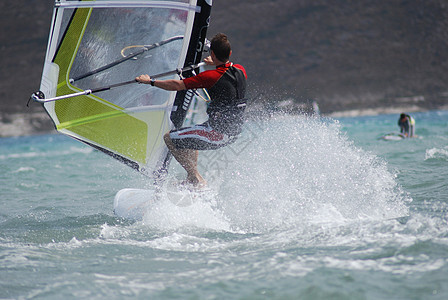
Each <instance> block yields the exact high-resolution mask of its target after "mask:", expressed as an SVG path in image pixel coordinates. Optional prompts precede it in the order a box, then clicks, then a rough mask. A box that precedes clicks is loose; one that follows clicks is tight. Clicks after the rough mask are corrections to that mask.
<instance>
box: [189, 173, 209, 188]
mask: <svg viewBox="0 0 448 300" xmlns="http://www.w3.org/2000/svg"><path fill="white" fill-rule="evenodd" d="M183 182H184V183H185V184H189V185H192V186H193V187H194V188H199V189H201V188H205V187H206V186H207V181H205V179H204V178H202V176H201V175H199V176H195V177H187V179H186V180H185V181H183Z"/></svg>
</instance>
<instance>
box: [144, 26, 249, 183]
mask: <svg viewBox="0 0 448 300" xmlns="http://www.w3.org/2000/svg"><path fill="white" fill-rule="evenodd" d="M210 50H211V55H210V56H209V57H207V58H205V60H204V61H205V63H206V64H207V65H211V66H216V68H215V69H213V70H207V71H204V72H201V73H199V74H198V75H196V76H193V77H189V78H186V79H183V80H176V79H168V80H155V79H152V78H151V77H150V76H149V75H141V76H139V77H137V78H136V81H138V82H140V83H146V84H151V85H152V86H155V87H158V88H161V89H164V90H168V91H181V90H187V89H198V88H206V89H208V93H209V95H210V97H211V99H212V100H211V102H210V104H209V106H208V108H207V114H208V117H209V118H208V120H207V121H206V122H205V123H203V124H197V125H194V126H191V127H186V128H180V129H174V130H172V131H170V132H169V133H167V134H165V136H164V140H165V143H166V145H167V147H168V149H169V150H170V152H171V153H172V154H173V156H174V158H175V159H176V160H177V161H178V162H179V163H180V165H181V166H182V167H183V168H184V169H185V170H186V171H187V180H186V182H187V183H189V184H192V185H193V186H196V187H201V186H205V185H206V181H205V180H204V178H203V177H202V176H201V174H199V172H198V168H197V164H198V150H216V149H218V148H221V147H224V146H227V145H229V144H231V143H233V142H234V141H235V140H236V137H237V136H238V135H239V134H240V132H241V127H242V125H243V112H244V109H245V106H246V99H245V93H246V79H247V75H246V71H245V69H244V67H243V66H241V65H238V64H233V63H231V62H230V61H229V59H230V56H231V54H232V50H231V46H230V42H229V40H228V38H227V36H226V35H225V34H223V33H218V34H217V35H215V36H214V37H213V39H212V40H211V43H210Z"/></svg>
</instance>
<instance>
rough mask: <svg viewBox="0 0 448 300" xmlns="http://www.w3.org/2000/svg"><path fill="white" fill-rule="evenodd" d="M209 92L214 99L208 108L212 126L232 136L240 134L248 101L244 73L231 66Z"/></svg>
mask: <svg viewBox="0 0 448 300" xmlns="http://www.w3.org/2000/svg"><path fill="white" fill-rule="evenodd" d="M208 92H209V95H210V97H211V99H212V102H211V103H210V105H209V107H208V108H207V114H208V115H209V123H210V126H212V128H213V129H215V130H216V131H218V132H221V133H225V134H228V135H231V136H235V135H238V134H240V133H241V127H242V125H243V122H244V119H243V117H244V111H245V109H246V101H247V99H246V98H245V94H246V77H245V75H244V73H243V71H242V70H240V69H238V68H236V67H234V66H233V64H232V65H230V67H228V68H227V71H226V72H225V73H224V74H223V76H221V78H220V79H219V80H218V81H217V82H216V83H215V85H214V86H213V87H211V88H210V89H209V90H208Z"/></svg>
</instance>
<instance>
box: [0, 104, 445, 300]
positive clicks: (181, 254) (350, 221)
mask: <svg viewBox="0 0 448 300" xmlns="http://www.w3.org/2000/svg"><path fill="white" fill-rule="evenodd" d="M413 116H414V117H415V119H416V128H417V130H416V134H417V135H418V137H416V138H413V139H406V140H402V141H383V140H378V138H379V137H380V136H381V135H382V134H385V133H388V132H391V131H397V130H398V126H397V124H396V123H397V119H398V115H381V116H372V117H354V118H340V119H338V120H334V119H330V118H319V117H315V116H288V115H275V116H272V117H270V118H266V119H263V120H252V121H249V122H248V123H247V124H246V125H245V130H244V133H243V134H242V136H241V137H240V139H239V140H238V141H237V142H236V143H235V144H232V145H231V146H229V147H227V148H223V149H220V150H218V151H208V152H201V153H200V157H199V167H200V171H201V172H202V173H203V175H204V177H205V178H206V179H207V180H208V184H209V187H210V188H211V189H212V190H213V191H214V194H213V196H212V197H211V198H210V197H208V198H207V197H206V199H204V200H203V201H197V202H195V203H193V204H192V205H190V206H187V207H180V206H176V205H173V204H172V203H171V202H169V201H164V199H161V200H160V201H159V202H157V203H155V204H154V206H153V207H152V208H151V209H150V210H148V211H146V212H145V215H144V218H143V220H141V221H137V222H134V221H130V220H125V219H121V218H118V217H116V216H115V215H114V213H113V199H114V195H115V194H116V193H117V192H118V191H119V190H120V189H123V188H151V184H150V181H149V180H148V179H147V178H145V177H144V176H141V175H139V174H138V173H136V172H135V171H133V170H131V169H130V168H128V167H126V166H124V165H122V164H120V163H118V162H116V161H115V160H113V159H112V158H109V157H108V156H106V155H104V154H102V153H100V152H98V151H94V150H92V149H91V148H89V147H87V146H84V145H83V144H81V143H79V142H76V141H73V140H71V139H69V138H67V137H65V136H62V135H60V134H53V135H42V136H30V137H18V138H2V139H0V171H1V172H0V185H1V189H0V199H1V207H2V209H1V210H0V298H1V299H28V298H32V299H79V298H86V299H447V298H448V287H447V285H446V283H447V278H448V223H447V220H448V181H447V179H446V178H448V127H447V125H448V112H447V111H433V112H422V113H415V114H414V115H413ZM170 176H171V179H173V178H174V179H179V180H180V179H182V178H183V177H184V176H185V173H184V171H183V170H182V169H181V168H180V167H179V166H178V164H177V163H176V162H174V161H173V162H172V164H171V166H170ZM165 200H166V199H165Z"/></svg>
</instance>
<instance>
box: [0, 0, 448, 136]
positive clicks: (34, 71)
mask: <svg viewBox="0 0 448 300" xmlns="http://www.w3.org/2000/svg"><path fill="white" fill-rule="evenodd" d="M52 5H53V1H51V0H16V1H2V2H1V3H0V22H1V28H2V33H1V36H0V66H1V72H0V111H1V114H0V117H1V118H2V119H1V122H3V123H5V122H8V121H10V120H8V115H9V114H10V113H11V112H22V113H29V112H34V111H37V112H41V111H42V108H41V107H40V106H39V105H36V104H33V105H32V107H31V109H28V108H26V106H25V104H26V101H27V100H28V98H29V96H30V94H31V93H32V92H34V91H36V90H38V88H39V84H40V76H41V72H42V66H43V60H44V55H45V50H46V44H47V38H48V32H49V28H50V22H51V13H52ZM216 32H225V33H227V34H228V35H229V37H230V39H231V42H232V47H233V56H232V60H233V61H235V62H238V63H241V64H243V65H244V66H245V67H246V69H247V72H248V75H249V94H250V96H251V97H252V98H253V99H256V101H259V102H263V103H267V104H268V105H273V103H274V102H276V101H281V100H285V99H291V100H292V101H293V102H295V103H301V102H307V101H311V100H315V101H317V102H318V103H319V105H320V109H321V111H322V112H323V113H331V112H334V111H343V110H351V109H366V108H372V109H375V108H378V107H391V106H400V107H406V106H413V107H414V110H415V109H416V107H417V109H433V108H439V107H441V106H443V105H446V104H448V73H447V72H446V71H447V67H448V51H447V49H448V4H446V1H442V0H414V1H411V0H382V1H378V0H335V1H326V0H283V1H277V0H270V1H265V0H244V1H240V0H225V1H223V0H221V1H217V0H215V1H214V6H213V9H212V18H211V25H210V29H209V34H208V36H209V37H212V36H213V35H214V34H215V33H216ZM34 122H35V124H34V125H33V126H34V127H37V128H39V126H41V127H42V128H47V125H48V122H47V120H43V121H42V122H43V123H42V124H41V121H39V120H37V121H36V120H35V121H34Z"/></svg>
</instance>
